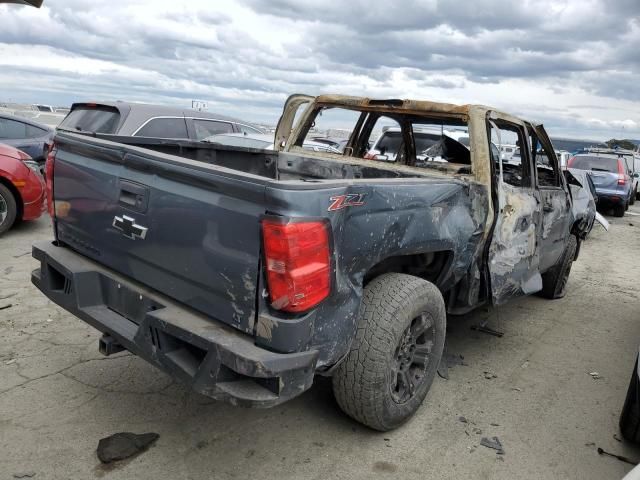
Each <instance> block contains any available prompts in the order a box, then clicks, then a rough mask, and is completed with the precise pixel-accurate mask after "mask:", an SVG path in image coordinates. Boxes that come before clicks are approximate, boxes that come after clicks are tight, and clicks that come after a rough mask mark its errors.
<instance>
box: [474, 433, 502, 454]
mask: <svg viewBox="0 0 640 480" xmlns="http://www.w3.org/2000/svg"><path fill="white" fill-rule="evenodd" d="M480 445H482V446H483V447H487V448H492V449H494V450H496V452H497V453H498V455H504V447H503V446H502V443H500V440H499V439H498V437H491V438H487V437H482V439H481V440H480Z"/></svg>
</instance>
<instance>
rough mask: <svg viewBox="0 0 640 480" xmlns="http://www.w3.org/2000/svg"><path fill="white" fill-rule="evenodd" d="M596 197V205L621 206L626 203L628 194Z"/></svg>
mask: <svg viewBox="0 0 640 480" xmlns="http://www.w3.org/2000/svg"><path fill="white" fill-rule="evenodd" d="M596 193H597V195H598V204H599V205H603V204H607V205H621V204H625V203H627V200H628V198H629V194H628V193H600V192H596Z"/></svg>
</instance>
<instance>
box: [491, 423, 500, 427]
mask: <svg viewBox="0 0 640 480" xmlns="http://www.w3.org/2000/svg"><path fill="white" fill-rule="evenodd" d="M489 425H491V426H492V427H499V426H500V424H499V423H490V424H489Z"/></svg>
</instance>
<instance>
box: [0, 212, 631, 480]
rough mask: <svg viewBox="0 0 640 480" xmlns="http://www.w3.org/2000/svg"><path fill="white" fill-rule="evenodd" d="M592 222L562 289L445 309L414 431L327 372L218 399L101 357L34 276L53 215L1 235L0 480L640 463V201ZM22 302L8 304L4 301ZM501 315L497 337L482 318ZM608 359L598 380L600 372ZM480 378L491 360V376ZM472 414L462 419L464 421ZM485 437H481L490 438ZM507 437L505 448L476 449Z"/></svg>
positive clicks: (481, 472) (588, 473) (509, 474)
mask: <svg viewBox="0 0 640 480" xmlns="http://www.w3.org/2000/svg"><path fill="white" fill-rule="evenodd" d="M630 211H631V212H632V213H636V214H638V215H637V216H636V215H633V216H626V217H624V218H621V219H618V218H610V220H611V222H612V227H611V231H610V232H609V233H608V234H607V233H606V232H604V231H603V230H601V229H600V228H599V227H596V228H595V230H594V232H593V233H592V236H591V238H590V239H589V240H588V241H587V242H586V243H585V244H584V246H583V248H582V252H581V255H580V259H579V260H578V262H576V263H575V264H574V268H573V270H572V273H571V277H570V281H569V287H568V293H567V296H566V298H564V299H562V300H557V301H548V300H544V299H541V298H538V297H529V298H523V299H519V300H516V301H513V302H511V303H510V304H508V305H505V306H504V307H501V308H500V309H482V310H478V311H476V312H474V313H472V314H470V315H466V316H464V317H451V318H449V329H448V346H447V348H448V353H449V354H450V355H462V356H463V357H464V361H463V362H462V363H463V364H462V365H455V366H452V367H450V370H449V380H443V379H440V378H437V379H436V382H435V383H434V386H433V388H432V390H431V392H430V394H429V396H428V397H427V400H426V402H425V404H424V405H423V407H422V408H421V409H420V411H419V412H418V414H417V415H416V416H415V417H414V418H413V419H412V420H411V421H410V422H409V423H408V424H406V425H405V426H404V427H402V428H400V429H398V430H396V431H393V432H387V433H384V434H382V433H376V432H372V431H370V430H368V429H366V428H365V427H362V426H361V425H359V424H357V423H355V422H353V421H351V420H350V419H348V418H347V417H346V416H345V415H343V414H342V413H341V412H340V410H339V409H338V407H337V405H336V403H335V401H334V400H333V397H332V394H331V388H330V382H329V381H328V380H327V379H324V378H318V379H317V381H316V384H315V385H314V386H313V387H312V389H311V390H310V391H308V392H306V393H305V394H304V395H302V396H301V397H299V398H297V399H294V400H293V401H291V402H289V403H286V404H284V405H282V406H279V407H276V408H273V409H269V410H249V409H242V408H237V407H232V406H229V405H225V404H222V403H218V402H215V401H213V400H211V399H209V398H206V397H204V396H201V395H198V394H195V393H193V392H191V391H189V389H187V388H185V387H184V386H182V385H181V384H179V383H177V382H174V381H172V379H171V378H169V377H168V376H167V375H165V374H164V373H162V372H160V371H158V370H157V369H155V368H154V367H152V366H150V365H148V364H147V363H146V362H144V361H143V360H141V359H139V358H137V357H135V356H133V355H131V354H129V353H127V352H122V353H119V354H117V355H114V356H111V357H103V356H102V355H100V354H99V353H98V348H97V347H98V338H99V334H98V332H96V331H94V330H93V329H92V328H91V327H89V326H87V325H86V324H84V323H83V322H82V321H81V320H79V319H77V318H75V317H73V316H72V315H70V314H69V313H67V312H65V311H64V310H62V309H61V308H59V307H57V306H56V305H54V304H53V303H51V302H50V301H49V300H48V299H47V298H46V297H44V296H43V295H42V294H40V292H38V291H37V290H36V288H35V287H33V286H32V285H31V283H30V281H29V276H30V272H31V270H32V269H34V268H36V266H37V262H36V261H35V260H33V259H32V258H31V255H30V252H31V243H32V242H33V241H35V240H41V239H48V238H51V236H52V235H51V230H50V222H49V220H48V218H46V217H43V218H41V219H40V220H38V221H36V222H29V223H23V224H21V225H19V226H18V227H17V228H15V229H14V230H11V231H9V232H8V233H7V234H5V235H4V236H3V237H2V238H0V465H1V467H0V480H1V479H4V478H8V479H11V478H13V475H14V474H20V473H22V472H35V476H34V477H33V478H36V479H69V478H71V479H87V478H94V477H106V478H109V479H131V478H138V479H142V478H156V479H157V478H167V479H171V480H180V479H209V478H216V479H232V478H233V479H245V478H246V479H255V478H282V479H289V478H291V479H299V478H312V479H315V478H317V479H327V478H371V477H380V478H384V477H390V476H396V477H399V478H421V479H424V478H438V479H449V478H450V479H458V478H497V479H520V478H522V479H524V478H532V479H539V478H558V479H565V478H566V479H573V478H575V479H602V478H622V476H623V475H624V474H625V473H626V472H627V471H628V470H630V468H631V466H630V465H627V464H624V463H622V462H619V461H617V460H615V459H613V458H606V457H601V456H599V455H598V454H597V453H596V447H602V448H604V449H605V450H607V451H611V452H615V453H618V454H621V455H625V456H627V457H630V458H636V459H640V449H638V447H635V446H631V445H628V444H626V443H623V442H619V441H617V440H616V439H615V438H614V435H616V436H617V437H620V434H619V432H618V428H617V422H618V416H619V413H620V409H621V408H622V404H623V401H624V397H625V393H626V389H627V384H628V380H629V376H630V374H631V370H632V368H633V362H634V359H635V354H636V352H637V347H638V344H639V343H640V322H638V318H639V316H640V291H639V290H638V287H637V281H638V273H637V269H638V260H637V259H638V254H639V253H640V235H639V232H640V208H634V207H631V209H630ZM7 305H11V306H10V307H9V308H5V309H2V307H3V306H7ZM486 318H488V319H489V326H490V327H491V328H494V329H497V330H501V331H503V332H504V333H505V335H504V337H502V338H496V337H492V336H489V335H485V334H482V333H478V332H474V331H472V330H471V329H470V326H471V325H474V324H477V323H479V322H480V321H482V320H483V319H486ZM594 371H597V372H598V373H599V375H600V378H598V379H594V378H592V377H591V376H590V375H589V373H590V372H594ZM484 372H491V375H490V376H489V378H486V375H485V373H484ZM460 416H464V417H465V419H466V421H465V422H461V421H460V420H459V417H460ZM121 431H132V432H136V433H143V432H157V433H159V434H160V439H159V440H158V442H157V443H156V445H155V446H153V447H152V448H151V449H150V450H149V451H147V452H145V453H143V454H142V455H140V456H139V457H136V458H134V459H132V460H130V461H126V462H123V463H121V464H119V465H116V466H115V467H113V468H111V467H110V468H109V469H104V468H103V467H101V466H100V462H99V461H98V459H97V457H96V453H95V449H96V446H97V444H98V440H99V439H100V438H103V437H106V436H108V435H111V434H113V433H116V432H121ZM478 432H480V433H478ZM483 436H486V437H488V438H491V437H494V436H496V437H498V438H499V439H500V442H501V443H502V444H503V446H504V449H505V451H506V454H505V455H496V453H495V451H492V450H490V449H487V448H484V447H482V446H480V440H481V437H483Z"/></svg>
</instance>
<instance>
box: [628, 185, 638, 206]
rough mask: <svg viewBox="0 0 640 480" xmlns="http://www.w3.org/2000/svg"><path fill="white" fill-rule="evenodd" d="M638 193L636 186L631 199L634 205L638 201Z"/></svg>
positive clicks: (631, 203)
mask: <svg viewBox="0 0 640 480" xmlns="http://www.w3.org/2000/svg"><path fill="white" fill-rule="evenodd" d="M637 195H638V187H636V189H635V190H634V191H633V192H631V198H630V199H629V205H633V204H634V203H636V196H637Z"/></svg>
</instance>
